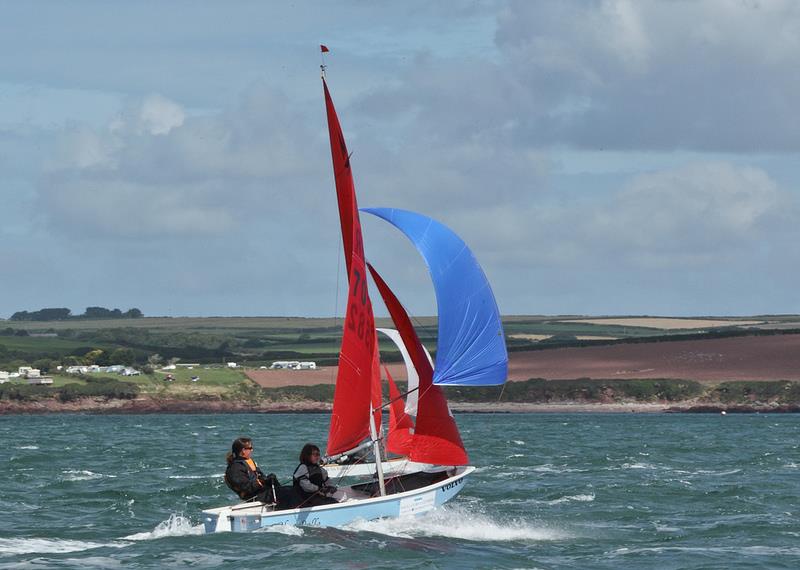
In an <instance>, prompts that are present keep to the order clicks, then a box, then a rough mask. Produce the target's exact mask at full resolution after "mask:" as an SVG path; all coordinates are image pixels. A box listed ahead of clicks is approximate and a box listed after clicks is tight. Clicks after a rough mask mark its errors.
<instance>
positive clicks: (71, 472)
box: [62, 469, 117, 481]
mask: <svg viewBox="0 0 800 570" xmlns="http://www.w3.org/2000/svg"><path fill="white" fill-rule="evenodd" d="M62 473H63V474H64V481H90V480H92V479H102V478H104V477H108V478H110V479H115V478H116V477H117V476H116V475H103V474H102V473H95V472H94V471H88V470H86V469H67V470H66V471H62Z"/></svg>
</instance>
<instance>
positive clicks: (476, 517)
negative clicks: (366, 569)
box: [346, 507, 568, 542]
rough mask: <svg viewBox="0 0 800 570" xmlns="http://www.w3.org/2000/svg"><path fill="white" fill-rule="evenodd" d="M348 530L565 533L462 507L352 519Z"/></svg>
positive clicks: (520, 537) (558, 536) (481, 535)
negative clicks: (501, 519)
mask: <svg viewBox="0 0 800 570" xmlns="http://www.w3.org/2000/svg"><path fill="white" fill-rule="evenodd" d="M346 528H347V529H349V530H356V531H368V532H375V533H380V534H385V535H389V536H394V537H398V538H414V537H421V536H425V537H446V538H457V539H461V540H473V541H481V542H506V541H543V540H562V539H565V538H568V535H567V534H566V533H565V532H563V531H560V530H558V529H553V528H549V527H546V526H544V525H540V526H536V525H531V524H529V523H528V522H526V521H521V520H512V521H508V522H505V521H503V522H498V521H496V520H494V519H493V518H492V517H490V516H487V515H484V514H479V513H473V512H470V511H469V510H467V509H465V508H463V507H449V508H443V509H438V510H436V511H433V512H432V513H429V514H426V515H423V516H420V517H408V518H400V519H382V520H375V521H356V522H354V523H352V524H350V525H348V526H347V527H346Z"/></svg>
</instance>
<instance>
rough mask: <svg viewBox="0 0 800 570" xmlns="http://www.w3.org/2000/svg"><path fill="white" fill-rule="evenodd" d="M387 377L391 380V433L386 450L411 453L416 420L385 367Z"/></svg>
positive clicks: (399, 453)
mask: <svg viewBox="0 0 800 570" xmlns="http://www.w3.org/2000/svg"><path fill="white" fill-rule="evenodd" d="M383 369H384V371H385V372H386V378H387V379H388V380H389V402H391V403H390V404H389V435H388V436H387V439H386V450H387V451H391V452H392V453H396V454H398V455H408V454H409V453H411V441H412V439H413V437H414V422H413V421H412V420H411V416H409V415H408V414H407V413H406V406H405V403H404V402H403V399H402V398H401V397H400V391H399V390H398V389H397V385H396V384H395V383H394V378H392V375H391V374H389V369H388V368H386V367H385V366H384V367H383Z"/></svg>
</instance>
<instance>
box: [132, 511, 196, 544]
mask: <svg viewBox="0 0 800 570" xmlns="http://www.w3.org/2000/svg"><path fill="white" fill-rule="evenodd" d="M204 533H205V530H204V528H203V525H201V524H199V525H195V524H193V523H192V521H190V520H189V519H188V518H187V517H185V516H183V515H176V514H174V513H173V514H171V515H170V516H169V518H168V519H167V520H165V521H163V522H160V523H159V524H158V526H156V528H154V529H153V530H152V531H150V532H137V533H136V534H131V535H129V536H125V537H123V540H154V539H157V538H165V537H167V536H188V535H192V534H204Z"/></svg>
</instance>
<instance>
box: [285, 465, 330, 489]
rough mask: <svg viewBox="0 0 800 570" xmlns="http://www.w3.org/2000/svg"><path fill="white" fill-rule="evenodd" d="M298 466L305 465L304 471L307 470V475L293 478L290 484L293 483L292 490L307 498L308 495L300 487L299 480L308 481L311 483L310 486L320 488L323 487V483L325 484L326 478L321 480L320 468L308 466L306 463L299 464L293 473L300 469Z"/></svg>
mask: <svg viewBox="0 0 800 570" xmlns="http://www.w3.org/2000/svg"><path fill="white" fill-rule="evenodd" d="M300 465H305V466H306V469H308V474H307V475H303V476H302V477H300V478H294V477H293V478H292V479H293V481H292V482H293V485H294V488H295V489H296V490H297V491H299V492H300V493H302V494H303V495H305V496H307V495H308V494H309V493H308V492H307V491H305V490H304V489H303V488H302V487H301V486H300V479H308V480H309V481H310V482H311V484H312V485H316V486H317V487H320V488H321V487H322V486H323V485H325V483H326V482H327V478H323V475H322V467H320V466H319V465H309V464H307V463H300V464H299V465H298V466H297V467H296V468H295V470H294V471H295V473H297V470H298V469H299V468H300Z"/></svg>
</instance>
